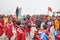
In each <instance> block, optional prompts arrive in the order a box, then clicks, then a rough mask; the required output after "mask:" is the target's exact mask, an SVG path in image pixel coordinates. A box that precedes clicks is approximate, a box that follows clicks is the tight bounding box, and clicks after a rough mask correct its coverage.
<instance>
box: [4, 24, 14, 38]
mask: <svg viewBox="0 0 60 40" xmlns="http://www.w3.org/2000/svg"><path fill="white" fill-rule="evenodd" d="M5 33H6V35H7V37H8V38H11V37H12V36H13V32H12V25H11V24H10V23H7V25H6V27H5Z"/></svg>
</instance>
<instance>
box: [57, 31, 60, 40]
mask: <svg viewBox="0 0 60 40" xmlns="http://www.w3.org/2000/svg"><path fill="white" fill-rule="evenodd" d="M56 38H57V40H60V32H59V33H58V34H57V35H56Z"/></svg>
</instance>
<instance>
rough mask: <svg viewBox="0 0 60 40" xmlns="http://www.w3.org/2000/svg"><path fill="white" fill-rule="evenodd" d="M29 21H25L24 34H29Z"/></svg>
mask: <svg viewBox="0 0 60 40" xmlns="http://www.w3.org/2000/svg"><path fill="white" fill-rule="evenodd" d="M28 22H29V20H27V21H25V23H24V25H25V27H26V32H30V28H29V27H28Z"/></svg>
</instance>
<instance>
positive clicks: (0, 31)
mask: <svg viewBox="0 0 60 40" xmlns="http://www.w3.org/2000/svg"><path fill="white" fill-rule="evenodd" d="M2 34H3V26H2V25H1V24H0V36H1V35H2Z"/></svg>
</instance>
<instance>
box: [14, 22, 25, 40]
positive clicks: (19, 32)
mask: <svg viewBox="0 0 60 40" xmlns="http://www.w3.org/2000/svg"><path fill="white" fill-rule="evenodd" d="M20 24H21V22H20V21H17V27H16V38H15V40H26V32H25V30H24V28H22V27H21V25H20Z"/></svg>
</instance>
